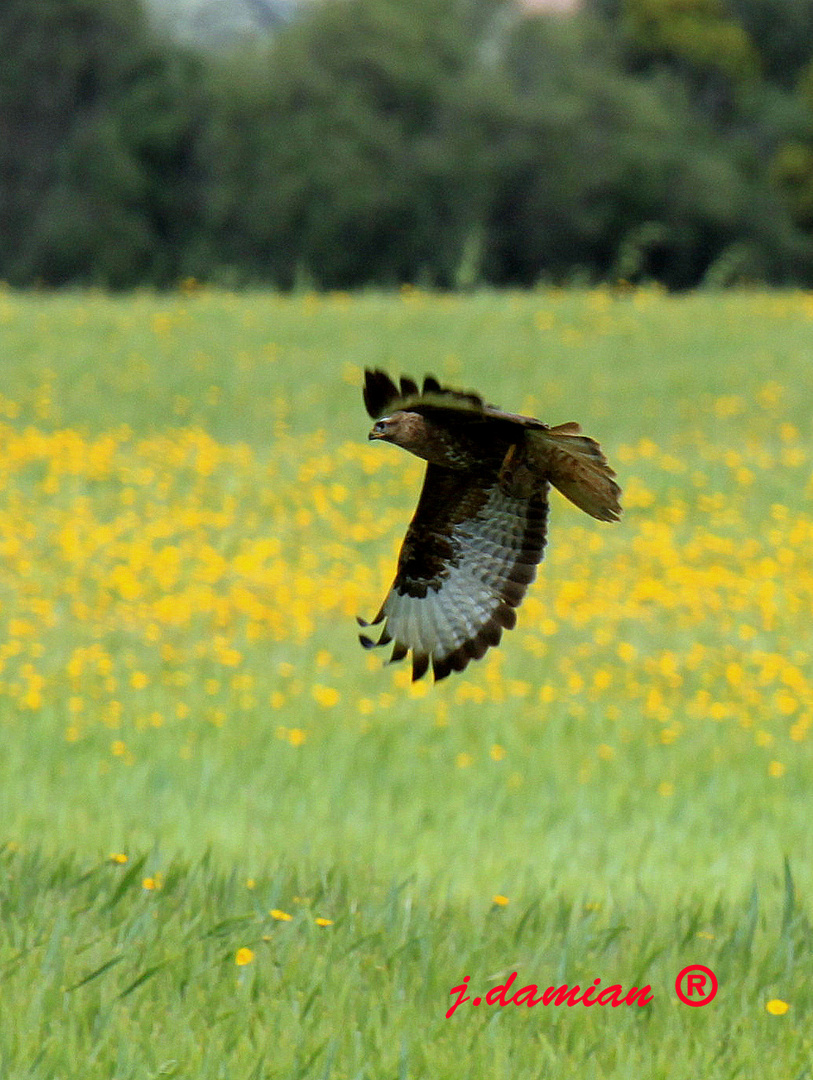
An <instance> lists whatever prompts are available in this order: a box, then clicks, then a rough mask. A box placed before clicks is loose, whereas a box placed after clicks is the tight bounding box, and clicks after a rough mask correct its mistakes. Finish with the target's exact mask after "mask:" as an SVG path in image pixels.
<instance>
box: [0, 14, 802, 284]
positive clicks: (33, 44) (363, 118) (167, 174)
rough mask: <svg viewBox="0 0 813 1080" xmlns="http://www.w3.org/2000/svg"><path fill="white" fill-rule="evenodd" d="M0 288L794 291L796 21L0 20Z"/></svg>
mask: <svg viewBox="0 0 813 1080" xmlns="http://www.w3.org/2000/svg"><path fill="white" fill-rule="evenodd" d="M0 50H1V51H2V55H3V58H4V60H3V67H2V74H0V219H1V220H2V230H0V278H1V279H3V280H5V281H7V282H8V283H10V284H12V285H31V284H43V285H48V286H63V285H73V284H88V283H90V284H96V285H100V286H106V287H113V288H127V287H132V286H138V285H157V286H168V285H173V284H176V283H178V282H180V281H184V280H185V279H189V278H194V279H196V280H199V281H202V282H210V283H213V284H219V285H225V286H236V285H243V284H259V285H263V284H267V285H271V286H274V287H277V288H281V289H290V288H294V287H300V286H301V287H308V288H317V289H344V288H354V287H359V286H367V285H372V286H379V287H380V286H385V287H386V286H390V285H398V284H404V283H409V284H416V285H422V286H429V287H441V288H455V287H459V288H462V287H468V286H475V285H480V284H486V285H498V286H501V285H512V286H517V285H520V286H525V285H531V284H535V283H545V282H548V283H556V284H559V283H564V284H585V283H595V282H599V281H618V280H627V281H632V282H635V281H646V280H651V281H658V282H661V283H663V284H664V285H666V286H667V287H669V288H671V289H683V288H687V287H692V286H696V285H699V284H709V285H727V284H736V283H769V284H788V283H791V284H793V283H797V284H804V285H810V284H811V283H813V62H812V61H811V57H813V2H811V0H581V2H579V0H569V2H568V0H536V2H532V0H525V2H524V3H523V2H520V0H334V2H331V0H322V2H319V3H314V2H306V0H299V2H297V0H147V2H145V3H143V4H142V3H139V2H137V0H5V2H4V3H3V4H2V5H0Z"/></svg>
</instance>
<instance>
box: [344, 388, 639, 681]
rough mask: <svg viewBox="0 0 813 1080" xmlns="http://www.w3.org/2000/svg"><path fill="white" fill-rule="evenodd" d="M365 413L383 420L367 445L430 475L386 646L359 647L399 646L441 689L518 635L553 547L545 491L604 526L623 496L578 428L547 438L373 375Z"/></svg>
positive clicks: (505, 417) (550, 431)
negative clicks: (408, 457)
mask: <svg viewBox="0 0 813 1080" xmlns="http://www.w3.org/2000/svg"><path fill="white" fill-rule="evenodd" d="M364 404H365V406H366V407H367V412H368V413H369V414H370V416H371V417H372V418H373V419H374V420H376V421H377V422H376V424H375V425H374V426H373V429H372V431H371V432H370V435H369V437H370V438H371V439H381V440H384V441H385V442H392V443H395V444H396V446H402V447H403V448H404V449H405V450H409V451H410V452H411V453H413V454H416V455H417V456H418V457H420V458H423V459H424V460H425V461H427V462H428V465H427V468H426V475H425V476H424V481H423V489H422V490H421V495H420V498H419V500H418V506H417V509H416V510H415V515H414V517H413V518H412V521H411V523H410V525H409V528H408V529H407V534H406V537H405V538H404V543H403V546H402V548H401V554H400V556H399V558H398V570H397V572H396V575H395V581H394V582H393V585H392V588H391V589H390V591H389V593H388V595H387V597H386V599H385V600H384V603H383V604H382V606H381V609H380V611H379V612H378V614H377V615H376V617H375V618H374V619H373V622H372V625H377V624H379V623H381V622H384V626H383V628H382V632H381V636H380V638H379V639H378V641H375V642H374V641H372V639H371V638H369V637H368V636H367V635H366V634H361V635H360V640H361V643H362V645H364V647H365V648H368V649H370V648H374V647H375V646H376V645H387V644H389V643H391V642H392V643H393V652H392V656H391V658H390V659H391V660H403V659H404V657H405V656H406V655H407V653H408V652H409V651H410V650H411V651H412V678H413V679H420V678H421V677H422V676H423V675H424V674H426V671H427V670H428V668H429V665H430V663H431V665H432V671H433V673H434V676H435V679H443V678H445V677H446V676H447V675H448V674H449V673H450V672H451V671H462V670H463V668H465V667H466V665H467V664H468V663H469V661H470V660H479V659H480V658H481V657H482V656H483V655H484V654H485V652H486V650H487V649H488V648H489V647H490V646H492V645H497V644H498V643H499V641H500V638H501V637H502V632H503V630H506V629H507V630H510V629H511V628H512V627H513V626H514V624H515V622H516V611H515V608H517V607H518V606H519V604H520V603H521V601H522V598H523V596H524V595H525V591H526V589H527V587H528V585H529V584H530V583H531V582H532V581H533V580H534V577H535V576H536V566H537V563H539V562H540V561H541V559H542V553H543V550H544V547H545V535H546V524H547V517H548V486H549V485H550V484H553V486H554V487H556V488H558V489H559V491H561V492H562V494H563V495H565V496H566V497H567V498H568V499H570V500H571V502H573V503H575V504H576V506H578V507H580V509H582V510H584V511H585V512H586V513H588V514H590V515H592V516H593V517H595V518H598V519H599V520H600V521H617V520H618V518H619V517H620V516H621V506H620V505H619V502H618V498H619V495H620V494H621V490H620V488H619V487H618V484H616V482H615V480H614V479H613V477H614V476H615V473H614V472H613V470H612V469H611V468H610V467H609V465H608V464H607V462H606V460H605V458H604V455H603V454H602V452H601V448H600V447H599V445H598V443H597V442H596V441H595V440H594V439H590V438H588V437H587V436H586V435H581V434H580V430H581V429H580V428H579V425H578V424H574V423H569V424H560V425H559V426H558V427H553V428H551V427H548V426H547V425H546V424H543V423H541V421H539V420H534V419H533V418H532V417H530V416H518V415H516V414H514V413H506V412H502V411H501V410H500V409H496V408H494V406H493V405H486V404H485V403H484V402H483V400H482V398H480V397H479V396H478V395H477V394H473V393H469V392H463V391H460V390H450V389H449V388H447V387H442V386H440V384H439V383H438V381H437V380H436V379H434V378H432V376H431V375H428V376H427V377H426V378H425V379H424V383H423V387H422V388H421V389H419V388H418V386H417V384H416V383H414V382H413V381H412V380H411V379H407V378H402V379H401V384H400V387H398V386H396V385H395V383H394V382H393V381H392V379H390V377H389V376H388V375H386V374H385V373H384V372H383V371H369V370H368V371H367V372H366V376H365V383H364ZM384 620H386V621H384ZM358 622H359V625H361V626H363V627H367V626H369V625H370V624H369V623H366V622H365V621H364V620H363V619H359V620H358Z"/></svg>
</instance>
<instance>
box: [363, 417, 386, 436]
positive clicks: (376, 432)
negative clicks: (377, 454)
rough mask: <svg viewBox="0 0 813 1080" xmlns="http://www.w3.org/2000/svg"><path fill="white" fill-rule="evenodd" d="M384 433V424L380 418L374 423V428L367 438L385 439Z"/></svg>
mask: <svg viewBox="0 0 813 1080" xmlns="http://www.w3.org/2000/svg"><path fill="white" fill-rule="evenodd" d="M384 433H385V428H384V425H383V424H382V422H381V421H380V420H379V421H378V422H377V423H375V424H373V427H372V430H371V431H370V434H369V435H368V436H367V438H368V439H383V438H384Z"/></svg>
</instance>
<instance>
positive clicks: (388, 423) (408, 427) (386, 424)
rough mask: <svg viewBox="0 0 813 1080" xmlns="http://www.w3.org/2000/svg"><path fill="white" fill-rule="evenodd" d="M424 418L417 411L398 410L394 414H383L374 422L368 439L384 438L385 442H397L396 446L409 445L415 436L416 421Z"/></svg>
mask: <svg viewBox="0 0 813 1080" xmlns="http://www.w3.org/2000/svg"><path fill="white" fill-rule="evenodd" d="M421 420H422V418H421V417H420V416H418V414H417V413H410V412H403V411H400V410H399V411H398V412H394V413H393V414H392V416H382V418H381V419H380V420H377V421H376V422H375V424H373V427H372V430H371V431H370V434H369V435H368V436H367V438H368V439H382V440H383V441H384V442H391V443H395V445H396V446H406V447H408V446H409V443H410V441H411V440H412V438H413V437H414V428H415V421H417V422H418V423H420V422H421Z"/></svg>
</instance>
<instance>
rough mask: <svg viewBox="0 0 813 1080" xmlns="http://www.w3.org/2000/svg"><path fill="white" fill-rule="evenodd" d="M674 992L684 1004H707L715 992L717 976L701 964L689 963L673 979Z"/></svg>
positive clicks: (694, 1005) (696, 1005)
mask: <svg viewBox="0 0 813 1080" xmlns="http://www.w3.org/2000/svg"><path fill="white" fill-rule="evenodd" d="M675 993H676V994H677V996H678V997H679V998H680V1000H681V1001H682V1002H683V1003H684V1005H691V1006H692V1007H693V1008H698V1007H699V1006H700V1005H708V1003H709V1002H710V1001H713V1000H714V998H715V996H716V994H717V976H716V975H715V974H714V972H713V971H712V970H711V968H707V967H705V966H704V965H703V964H690V965H689V966H688V967H685V968H684V969H683V971H681V973H680V974H679V975H678V977H677V978H676V979H675Z"/></svg>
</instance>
